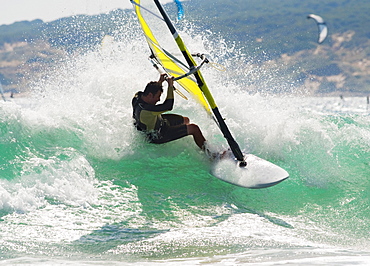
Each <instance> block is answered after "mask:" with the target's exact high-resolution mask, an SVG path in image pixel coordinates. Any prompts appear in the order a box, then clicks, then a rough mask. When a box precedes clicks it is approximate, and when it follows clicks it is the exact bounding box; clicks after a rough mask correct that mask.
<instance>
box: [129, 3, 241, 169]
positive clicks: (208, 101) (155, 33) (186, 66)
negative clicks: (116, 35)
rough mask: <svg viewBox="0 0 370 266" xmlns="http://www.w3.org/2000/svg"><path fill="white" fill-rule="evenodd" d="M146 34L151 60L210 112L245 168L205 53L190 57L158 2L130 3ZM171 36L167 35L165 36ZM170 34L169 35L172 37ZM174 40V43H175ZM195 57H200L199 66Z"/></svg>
mask: <svg viewBox="0 0 370 266" xmlns="http://www.w3.org/2000/svg"><path fill="white" fill-rule="evenodd" d="M130 1H131V3H132V4H133V6H134V10H135V13H136V16H137V18H138V20H139V23H140V25H141V28H142V30H143V32H144V35H145V38H146V41H147V42H148V45H149V49H150V51H151V59H152V60H154V61H156V62H157V64H159V65H160V66H161V67H162V68H163V69H164V70H165V71H166V72H167V73H168V74H169V75H171V76H173V77H175V80H176V82H177V83H178V84H179V85H181V87H182V88H184V89H185V90H186V91H187V92H188V93H189V94H190V95H192V96H193V98H194V99H196V100H197V101H198V102H199V103H200V104H201V105H202V106H203V107H204V108H205V109H206V110H207V111H208V112H209V113H212V114H213V115H214V118H215V121H216V122H217V125H218V126H219V128H220V130H221V132H222V133H223V135H224V137H225V138H226V140H227V142H228V144H229V146H230V149H231V150H232V152H233V154H234V156H235V158H236V159H237V160H238V161H240V165H241V166H244V165H245V164H246V163H245V161H244V156H243V153H242V152H241V150H240V148H239V145H238V143H237V142H236V141H235V140H234V138H233V136H232V135H231V133H230V131H229V129H228V127H227V125H226V123H225V120H224V118H223V117H222V116H221V114H220V112H219V109H218V107H217V105H216V102H215V100H214V98H213V96H212V94H211V92H210V90H209V89H208V86H207V84H206V82H205V80H204V78H203V76H202V74H201V72H200V68H201V67H202V66H203V64H205V63H207V62H208V60H207V59H206V58H205V57H204V55H202V54H199V53H198V54H193V55H192V54H191V53H190V52H189V51H188V49H187V47H186V46H185V44H184V42H183V40H182V38H181V37H180V35H179V34H178V32H177V30H176V28H175V27H174V25H173V24H172V22H171V20H170V18H169V17H168V15H167V13H166V12H165V10H164V9H163V7H162V5H161V4H160V2H159V1H158V0H130ZM166 33H168V34H166ZM169 33H170V34H169ZM174 40H175V42H174ZM193 56H196V57H199V58H200V59H201V63H200V64H199V65H197V63H196V61H195V59H194V58H193Z"/></svg>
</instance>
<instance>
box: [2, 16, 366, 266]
mask: <svg viewBox="0 0 370 266" xmlns="http://www.w3.org/2000/svg"><path fill="white" fill-rule="evenodd" d="M182 33H183V38H184V41H185V43H188V44H189V49H190V50H195V52H198V51H199V52H206V53H209V54H210V55H211V61H213V62H215V63H217V64H220V65H223V66H224V67H225V68H221V67H220V66H219V65H215V66H216V68H212V67H210V66H207V65H206V66H204V67H203V75H204V76H205V79H206V80H207V82H208V85H209V87H210V89H211V91H212V93H213V95H214V98H215V99H216V102H217V104H218V106H219V109H220V111H221V113H222V114H223V116H224V117H225V119H226V123H227V124H228V126H229V128H230V131H231V132H232V133H233V135H234V137H235V139H236V140H237V142H238V143H239V145H240V146H241V147H242V149H243V150H244V151H246V152H250V153H253V154H255V155H257V156H259V157H262V158H264V159H267V160H269V161H271V162H273V163H275V164H277V165H279V166H281V167H282V168H284V169H286V170H287V171H288V172H289V174H290V177H289V179H287V180H285V181H283V182H282V183H280V184H278V185H276V186H273V187H270V188H265V189H256V190H252V189H246V188H241V187H237V186H234V185H231V184H228V183H226V182H223V181H221V180H218V179H217V178H215V177H213V176H212V175H211V174H210V173H209V171H210V167H211V164H210V162H209V160H208V159H206V157H205V156H204V154H203V153H202V152H201V151H200V150H199V149H198V148H197V147H196V145H195V144H194V143H193V140H192V139H191V138H190V137H186V138H183V139H180V140H177V141H174V142H171V143H167V144H163V145H154V144H149V143H146V142H145V140H144V139H143V137H142V136H141V135H140V134H139V133H138V132H136V131H135V129H134V128H133V126H132V118H131V116H132V109H131V99H132V97H133V95H134V94H135V93H136V92H137V91H138V90H142V89H143V88H144V86H145V85H146V83H147V82H148V81H150V80H157V79H158V73H157V72H156V70H155V69H154V68H152V66H151V65H150V62H149V61H148V59H147V57H148V49H147V45H146V43H145V40H144V38H143V36H142V34H141V33H140V30H139V28H138V26H137V22H136V21H135V20H134V19H133V20H131V23H129V24H126V25H125V26H123V28H122V30H121V32H120V33H119V35H118V36H115V40H110V41H107V42H105V43H104V45H102V46H101V47H97V48H96V49H93V50H89V51H86V52H84V53H82V54H76V55H70V56H69V57H68V58H65V60H64V61H61V62H59V63H58V64H57V65H56V66H55V68H52V69H48V70H47V71H46V70H45V74H44V75H43V76H42V78H40V79H39V80H36V81H35V82H34V83H32V85H31V86H30V88H29V91H30V92H29V93H28V94H27V96H26V97H20V96H18V95H15V98H14V99H9V98H8V99H7V100H8V101H6V102H4V101H2V102H0V130H1V134H0V228H1V230H0V265H131V264H135V265H157V264H158V265H200V264H209V265H240V264H252V265H282V264H284V265H286V264H289V265H307V264H310V265H354V264H356V265H367V264H369V263H370V240H369V232H370V210H369V206H370V204H369V203H370V179H369V178H370V119H369V112H370V110H369V104H368V103H367V99H366V97H349V96H348V97H347V96H346V97H344V98H340V97H337V96H336V97H309V96H307V95H306V94H305V93H304V92H295V91H294V89H295V88H296V87H295V84H294V83H291V82H287V83H284V77H282V76H281V75H280V74H281V73H279V76H275V75H274V72H273V71H269V69H266V68H264V69H259V70H258V71H255V70H253V68H254V66H253V65H251V64H250V63H249V61H248V56H246V55H245V54H242V53H241V52H240V51H239V50H238V49H237V48H235V47H234V46H233V45H230V44H228V43H227V42H226V41H223V40H222V38H221V37H220V36H217V35H216V34H215V35H212V33H210V32H207V35H206V36H204V35H200V34H198V33H197V31H192V28H190V29H188V30H187V31H185V30H182ZM219 70H223V71H219ZM266 73H268V74H266ZM266 76H268V78H266ZM251 80H253V82H254V86H255V87H257V90H254V91H253V93H251V91H250V90H249V87H248V84H250V82H251ZM287 80H288V79H287ZM288 83H289V84H288ZM277 87H278V88H280V89H281V90H279V93H274V90H273V89H271V88H277ZM258 88H260V89H258ZM162 97H164V96H162ZM175 97H176V99H175V108H174V110H173V112H174V113H179V114H182V115H186V116H188V117H189V118H190V119H191V121H192V122H194V123H196V124H198V125H199V126H200V128H201V129H202V131H203V132H204V135H205V137H206V138H207V140H208V142H209V143H210V144H211V145H212V147H213V148H214V149H218V150H223V149H225V148H227V144H226V141H225V140H224V138H223V136H222V134H221V132H220V131H219V129H218V128H217V126H216V124H215V123H214V121H212V119H209V117H208V115H207V114H206V112H205V111H204V110H203V109H202V108H201V107H200V106H198V105H197V104H196V103H195V102H193V101H191V100H188V101H186V100H184V99H182V98H181V97H179V96H178V95H176V96H175Z"/></svg>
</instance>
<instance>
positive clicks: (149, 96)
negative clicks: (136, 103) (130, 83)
mask: <svg viewBox="0 0 370 266" xmlns="http://www.w3.org/2000/svg"><path fill="white" fill-rule="evenodd" d="M162 92H163V88H162V85H161V84H159V83H158V82H156V81H151V82H149V83H148V84H147V85H146V87H145V90H144V92H143V99H144V101H146V102H147V103H150V104H156V103H157V102H159V100H160V98H161V95H162Z"/></svg>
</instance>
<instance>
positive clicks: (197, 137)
mask: <svg viewBox="0 0 370 266" xmlns="http://www.w3.org/2000/svg"><path fill="white" fill-rule="evenodd" d="M187 128H188V135H192V136H193V138H194V141H195V143H196V144H197V145H198V147H199V148H201V149H204V142H205V141H206V139H205V138H204V136H203V134H202V131H200V128H199V127H198V126H197V125H195V124H190V125H187Z"/></svg>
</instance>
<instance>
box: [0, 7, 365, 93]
mask: <svg viewBox="0 0 370 266" xmlns="http://www.w3.org/2000/svg"><path fill="white" fill-rule="evenodd" d="M183 6H184V9H185V17H186V19H187V20H188V21H193V22H195V23H196V24H197V25H199V27H200V28H203V29H207V30H211V31H213V32H216V33H219V34H220V35H221V36H223V37H224V38H225V39H226V40H227V41H229V42H235V43H236V44H237V45H238V46H239V47H240V48H241V49H242V50H244V52H245V53H246V54H249V55H250V56H251V60H252V62H251V63H253V64H256V66H257V65H258V67H264V65H265V64H267V63H269V65H271V62H273V63H274V65H276V66H277V68H283V67H284V68H285V70H286V71H288V72H289V71H290V72H291V73H292V75H291V77H290V78H291V79H292V80H296V81H299V84H300V85H302V86H306V87H307V88H308V90H309V91H310V92H312V93H332V92H338V93H346V92H348V93H368V92H369V91H370V31H369V25H370V23H369V14H370V5H369V2H368V0H330V1H317V0H304V1H299V0H265V1H261V0H233V1H231V0H188V1H184V2H183ZM169 8H170V10H171V11H172V10H173V11H174V12H175V10H174V7H171V6H170V5H169ZM310 13H314V14H318V15H320V16H322V17H323V18H324V19H325V20H326V22H327V25H328V27H329V37H328V39H327V40H326V41H325V42H324V43H323V44H322V45H318V44H317V43H316V40H317V26H316V25H315V23H314V21H312V20H307V19H306V16H307V15H308V14H310ZM128 14H131V11H127V10H126V11H125V10H120V9H117V10H115V11H112V12H110V13H108V14H101V15H96V16H73V17H68V18H63V19H59V20H56V21H53V22H50V23H44V22H43V21H41V20H34V21H30V22H29V21H23V22H17V23H14V24H12V25H2V26H0V81H1V82H2V83H3V85H6V88H7V89H9V88H17V87H19V84H21V83H22V82H20V80H22V79H24V78H25V77H26V75H27V73H28V75H30V72H37V71H38V70H39V67H40V64H51V63H53V62H54V61H55V60H56V58H59V57H62V56H63V55H62V53H71V52H76V51H84V50H86V49H89V48H90V47H94V45H96V44H98V43H100V42H101V40H102V38H103V37H104V36H105V35H106V34H110V35H115V33H117V32H120V30H121V27H122V25H123V23H125V18H126V17H127V15H128ZM22 43H23V44H22Z"/></svg>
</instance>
